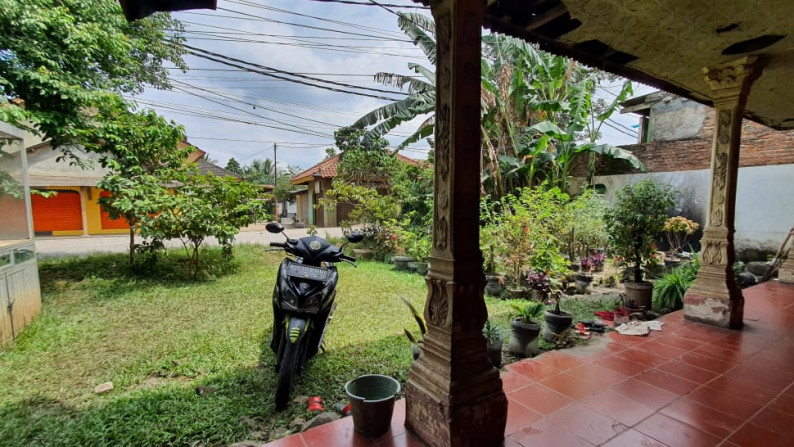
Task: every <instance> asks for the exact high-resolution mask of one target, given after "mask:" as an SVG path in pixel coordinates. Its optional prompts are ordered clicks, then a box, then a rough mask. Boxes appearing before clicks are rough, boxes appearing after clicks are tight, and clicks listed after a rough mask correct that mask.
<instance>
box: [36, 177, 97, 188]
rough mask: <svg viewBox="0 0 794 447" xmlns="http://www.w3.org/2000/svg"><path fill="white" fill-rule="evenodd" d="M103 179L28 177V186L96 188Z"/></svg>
mask: <svg viewBox="0 0 794 447" xmlns="http://www.w3.org/2000/svg"><path fill="white" fill-rule="evenodd" d="M100 180H102V177H90V176H85V177H72V176H65V175H28V184H29V185H30V186H35V187H58V186H96V184H97V182H99V181H100Z"/></svg>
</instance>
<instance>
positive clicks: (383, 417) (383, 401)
mask: <svg viewBox="0 0 794 447" xmlns="http://www.w3.org/2000/svg"><path fill="white" fill-rule="evenodd" d="M345 392H346V393H347V396H348V397H349V398H350V409H351V412H352V413H353V428H354V429H355V430H356V431H357V432H359V433H361V434H362V435H364V436H380V435H382V434H384V433H386V431H388V430H389V427H390V426H391V416H392V413H393V412H394V397H395V396H396V395H397V393H399V392H400V382H398V381H396V380H394V379H392V378H391V377H389V376H381V375H378V374H370V375H366V376H360V377H358V378H356V379H353V380H351V381H350V382H347V383H346V384H345Z"/></svg>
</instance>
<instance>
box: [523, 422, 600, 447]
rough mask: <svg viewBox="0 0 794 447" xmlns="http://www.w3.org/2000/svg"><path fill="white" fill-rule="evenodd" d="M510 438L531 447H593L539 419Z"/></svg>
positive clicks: (561, 428)
mask: <svg viewBox="0 0 794 447" xmlns="http://www.w3.org/2000/svg"><path fill="white" fill-rule="evenodd" d="M510 438H511V439H513V440H515V441H517V442H519V443H520V444H521V445H524V446H531V447H589V446H592V445H593V444H591V443H589V442H587V441H585V440H584V439H582V438H580V437H578V436H576V435H574V434H572V433H570V432H569V431H568V429H566V428H563V427H561V426H559V425H557V424H555V423H553V422H551V421H549V420H548V419H541V420H540V421H538V422H535V423H533V424H531V425H529V426H527V427H525V428H524V429H522V430H521V431H519V432H516V433H513V434H512V435H510Z"/></svg>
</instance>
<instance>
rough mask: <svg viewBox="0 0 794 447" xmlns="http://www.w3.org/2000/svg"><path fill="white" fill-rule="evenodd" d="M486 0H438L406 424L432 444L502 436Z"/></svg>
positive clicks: (483, 442)
mask: <svg viewBox="0 0 794 447" xmlns="http://www.w3.org/2000/svg"><path fill="white" fill-rule="evenodd" d="M484 9H485V2H484V1H483V0H439V1H435V2H433V3H432V12H433V16H434V18H435V22H436V55H437V67H436V121H435V122H436V129H435V138H436V146H435V151H436V153H435V204H434V216H433V220H434V221H433V248H432V253H431V257H430V272H429V274H428V276H427V279H426V280H427V302H426V304H425V310H424V317H425V321H426V322H427V326H428V332H427V334H426V335H425V337H424V342H423V346H422V354H421V355H420V357H419V359H418V360H416V361H415V362H414V363H413V365H412V366H411V370H410V372H409V374H408V381H407V383H406V386H405V394H406V420H405V424H406V426H407V427H408V429H410V430H411V431H413V432H414V433H415V434H416V435H418V436H419V437H420V438H421V439H422V440H423V441H424V442H426V443H427V444H428V445H431V446H497V445H500V444H501V443H502V441H503V439H504V429H505V424H506V421H507V399H506V397H505V394H504V392H503V391H502V381H501V379H500V377H499V372H498V371H497V370H496V369H494V368H493V366H492V365H491V363H490V361H489V360H488V355H487V352H486V346H485V338H484V337H483V336H482V327H483V325H484V324H485V320H486V318H487V312H486V308H485V301H484V300H483V287H484V284H485V278H484V276H483V272H482V254H481V253H480V250H479V242H478V241H479V181H480V169H479V168H480V144H479V143H480V126H479V120H480V44H481V26H482V18H483V14H484Z"/></svg>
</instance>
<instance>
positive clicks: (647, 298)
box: [623, 281, 653, 310]
mask: <svg viewBox="0 0 794 447" xmlns="http://www.w3.org/2000/svg"><path fill="white" fill-rule="evenodd" d="M623 287H625V288H626V305H628V304H629V303H631V302H634V304H635V306H636V307H645V308H646V309H648V310H651V307H652V304H653V283H650V282H646V281H643V282H626V283H623Z"/></svg>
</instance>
